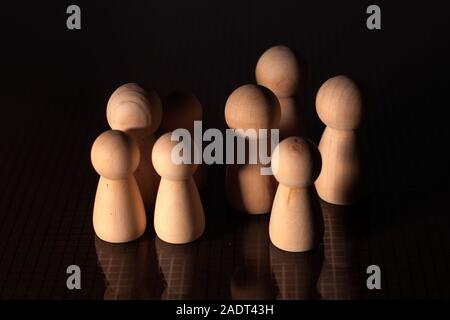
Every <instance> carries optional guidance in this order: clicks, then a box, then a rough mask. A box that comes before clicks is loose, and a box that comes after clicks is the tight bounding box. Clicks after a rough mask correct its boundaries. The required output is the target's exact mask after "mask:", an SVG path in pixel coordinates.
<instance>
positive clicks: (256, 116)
mask: <svg viewBox="0 0 450 320" xmlns="http://www.w3.org/2000/svg"><path fill="white" fill-rule="evenodd" d="M225 120H226V122H227V124H228V126H229V127H230V128H232V129H242V130H244V131H246V130H249V129H253V130H255V131H254V132H255V133H256V134H258V132H259V130H260V129H266V130H267V131H268V132H269V136H270V130H271V129H275V128H277V127H278V124H279V120H280V105H279V102H278V99H277V98H276V96H275V95H274V94H273V93H272V92H271V91H270V90H269V89H267V88H265V87H263V86H257V85H251V84H247V85H244V86H241V87H239V88H237V89H236V90H235V91H234V92H233V93H232V94H231V95H230V97H229V98H228V100H227V102H226V105H225ZM269 142H270V138H269V139H267V138H266V139H260V137H259V136H257V138H256V139H253V138H251V139H249V138H246V142H245V144H246V146H245V159H246V163H245V164H230V165H228V166H227V171H226V176H225V179H226V181H225V187H226V193H227V199H228V202H229V203H230V204H231V206H232V207H233V208H235V209H236V210H239V211H241V212H244V213H249V214H264V213H268V212H270V209H271V207H272V201H273V198H274V196H275V191H276V181H275V180H274V178H273V176H271V175H263V174H261V170H260V169H262V168H263V165H262V164H261V162H260V159H259V155H250V154H249V152H259V149H260V147H261V146H262V145H263V144H269ZM250 143H252V144H254V145H256V146H257V147H256V148H255V149H257V150H252V148H249V145H250ZM235 150H237V149H235ZM266 150H270V147H267V148H266ZM235 155H236V151H235ZM250 156H254V158H255V159H257V161H256V163H249V159H250ZM235 160H236V159H235ZM235 163H236V162H235Z"/></svg>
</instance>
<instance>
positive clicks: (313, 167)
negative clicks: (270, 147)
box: [272, 137, 322, 188]
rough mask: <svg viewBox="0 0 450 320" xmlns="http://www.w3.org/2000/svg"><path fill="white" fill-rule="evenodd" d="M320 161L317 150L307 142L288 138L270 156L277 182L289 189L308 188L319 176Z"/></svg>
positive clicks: (297, 138) (296, 138)
mask: <svg viewBox="0 0 450 320" xmlns="http://www.w3.org/2000/svg"><path fill="white" fill-rule="evenodd" d="M321 167H322V160H321V156H320V152H319V149H317V147H316V146H315V145H314V144H313V143H312V142H311V141H309V140H307V139H303V138H300V137H289V138H286V139H284V140H283V141H281V142H280V143H279V144H278V145H277V147H276V148H275V150H274V152H273V155H272V171H273V173H274V175H275V178H276V179H277V180H278V182H279V183H280V184H282V185H284V186H287V187H290V188H304V187H307V186H310V185H312V184H313V183H314V181H315V180H316V179H317V177H318V176H319V173H320V170H321Z"/></svg>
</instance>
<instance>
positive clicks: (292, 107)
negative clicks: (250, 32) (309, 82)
mask: <svg viewBox="0 0 450 320" xmlns="http://www.w3.org/2000/svg"><path fill="white" fill-rule="evenodd" d="M255 76H256V82H257V83H258V84H260V85H263V86H265V87H267V88H269V89H270V90H271V91H272V92H273V93H274V94H275V95H276V96H277V98H278V100H279V102H280V108H281V117H280V125H279V128H280V139H284V138H287V137H290V136H306V135H307V134H306V133H307V128H306V126H307V123H306V121H305V116H304V110H303V107H302V106H301V104H300V103H299V101H298V100H299V99H298V94H299V88H300V86H301V84H302V82H303V81H304V79H303V77H304V72H303V70H302V69H301V67H300V63H299V62H298V61H297V58H296V57H295V54H294V53H293V52H292V50H291V49H289V48H288V47H286V46H282V45H278V46H275V47H272V48H269V49H268V50H266V51H265V52H264V53H263V54H262V55H261V57H260V58H259V60H258V63H257V64H256V70H255Z"/></svg>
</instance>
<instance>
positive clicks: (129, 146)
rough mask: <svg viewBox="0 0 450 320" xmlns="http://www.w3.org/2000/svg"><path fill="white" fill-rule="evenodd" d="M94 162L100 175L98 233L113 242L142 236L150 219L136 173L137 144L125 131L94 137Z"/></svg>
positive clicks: (96, 214) (96, 213) (95, 216)
mask: <svg viewBox="0 0 450 320" xmlns="http://www.w3.org/2000/svg"><path fill="white" fill-rule="evenodd" d="M91 161H92V165H93V166H94V168H95V170H96V171H97V172H98V174H100V180H99V182H98V187H97V194H96V195H95V203H94V214H93V224H94V230H95V233H96V234H97V236H98V237H99V238H100V239H102V240H104V241H107V242H114V243H122V242H128V241H132V240H135V239H137V238H139V237H140V236H141V235H142V234H143V233H144V231H145V227H146V224H147V220H146V216H145V209H144V204H143V202H142V198H141V194H140V192H139V188H138V186H137V184H136V180H135V178H134V176H133V172H134V171H135V170H136V167H137V165H138V163H139V149H138V147H137V145H136V143H135V142H134V140H133V139H132V138H131V137H129V136H128V135H127V134H125V133H124V132H122V131H118V130H109V131H106V132H104V133H102V134H101V135H100V136H99V137H98V138H97V139H96V140H95V142H94V144H93V146H92V149H91Z"/></svg>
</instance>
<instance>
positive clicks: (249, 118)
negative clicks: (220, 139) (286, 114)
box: [225, 84, 281, 130]
mask: <svg viewBox="0 0 450 320" xmlns="http://www.w3.org/2000/svg"><path fill="white" fill-rule="evenodd" d="M280 114H281V111H280V103H279V101H278V99H277V97H276V96H275V95H274V94H273V92H272V91H270V90H269V89H267V88H266V87H263V86H259V85H254V84H246V85H243V86H241V87H239V88H237V89H236V90H234V91H233V92H232V93H231V95H230V96H229V97H228V100H227V102H226V104H225V121H226V122H227V124H228V126H229V127H230V128H232V129H250V128H252V129H255V130H258V129H274V128H276V127H278V125H279V122H280Z"/></svg>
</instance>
